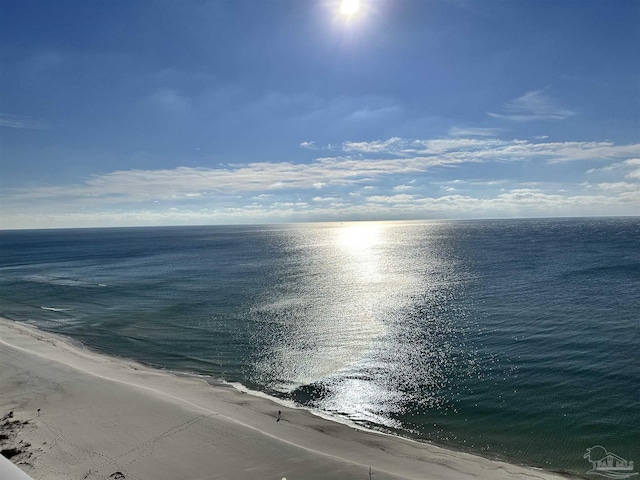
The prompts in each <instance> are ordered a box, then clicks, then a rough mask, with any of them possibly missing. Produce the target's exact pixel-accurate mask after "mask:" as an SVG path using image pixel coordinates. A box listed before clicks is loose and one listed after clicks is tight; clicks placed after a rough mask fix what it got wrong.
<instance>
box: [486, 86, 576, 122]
mask: <svg viewBox="0 0 640 480" xmlns="http://www.w3.org/2000/svg"><path fill="white" fill-rule="evenodd" d="M576 114H577V112H576V111H574V110H571V109H569V108H566V107H564V106H562V105H561V104H560V103H559V102H558V101H557V100H556V99H554V98H552V97H551V96H550V95H549V94H547V93H546V92H545V91H544V90H534V91H531V92H527V93H525V94H524V95H522V96H520V97H518V98H514V99H513V100H511V101H509V102H507V103H505V104H504V105H503V107H502V112H500V113H492V112H489V116H491V117H493V118H501V119H504V120H511V121H514V122H528V121H531V120H547V121H557V120H564V119H566V118H569V117H572V116H574V115H576Z"/></svg>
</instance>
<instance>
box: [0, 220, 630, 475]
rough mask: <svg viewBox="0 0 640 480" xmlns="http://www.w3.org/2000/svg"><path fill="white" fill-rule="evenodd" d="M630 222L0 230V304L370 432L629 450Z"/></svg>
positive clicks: (573, 465)
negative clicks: (300, 405)
mask: <svg viewBox="0 0 640 480" xmlns="http://www.w3.org/2000/svg"><path fill="white" fill-rule="evenodd" d="M639 312H640V218H609V219H536V220H496V221H490V220H485V221H457V222H371V223H344V224H342V223H340V224H337V223H336V224H305V225H286V226H284V225H283V226H234V227H218V226H216V227H171V228H128V229H95V230H89V229H83V230H47V231H4V232H0V315H1V316H4V317H7V318H10V319H14V320H17V321H22V322H27V323H30V324H33V325H36V326H38V327H40V328H42V329H44V330H49V331H53V332H56V333H60V334H64V335H68V336H70V337H73V338H75V339H78V340H80V341H82V342H83V343H85V344H86V345H88V346H89V347H91V348H93V349H96V350H98V351H101V352H105V353H108V354H112V355H119V356H124V357H129V358H133V359H136V360H139V361H142V362H146V363H148V364H151V365H154V366H157V367H160V368H167V369H171V370H179V371H185V372H192V373H197V374H204V375H211V376H212V377H214V378H216V379H224V380H226V381H230V382H240V383H242V384H244V385H246V386H248V387H250V388H253V389H256V390H260V391H263V392H266V393H269V394H271V395H274V396H279V397H282V398H287V399H291V400H295V401H296V402H299V403H301V404H303V405H306V406H308V407H310V408H316V409H320V410H323V411H325V412H327V413H330V414H332V415H335V416H339V417H342V418H345V419H348V420H350V421H353V422H357V423H360V424H363V425H366V426H369V427H371V428H377V429H382V430H386V431H393V432H396V433H399V434H402V435H408V436H412V437H414V438H418V439H421V440H428V441H434V442H436V443H440V444H445V445H451V446H454V447H456V448H464V449H470V450H472V451H476V452H481V453H483V454H486V455H491V456H499V457H502V458H507V459H510V460H513V461H519V462H524V463H530V464H535V465H540V466H544V467H546V468H550V469H558V470H568V471H572V472H574V473H578V474H581V475H584V474H585V472H586V471H587V470H588V469H589V468H590V464H588V463H587V461H586V460H584V459H583V454H584V453H585V451H586V448H588V447H591V446H594V445H603V446H604V447H605V448H606V449H607V450H609V451H611V452H614V453H616V454H618V455H620V456H622V457H624V458H626V459H627V460H635V461H636V463H638V462H640V361H639V360H638V346H639V345H640V334H639V333H640V313H639Z"/></svg>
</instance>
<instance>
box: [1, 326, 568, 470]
mask: <svg viewBox="0 0 640 480" xmlns="http://www.w3.org/2000/svg"><path fill="white" fill-rule="evenodd" d="M0 366H1V368H0V392H1V394H0V417H1V416H2V415H5V414H6V413H7V412H9V411H10V410H12V411H13V412H14V416H15V418H18V419H24V420H28V419H31V420H30V422H29V423H28V424H27V425H25V426H24V427H23V428H22V430H21V431H20V433H19V437H18V439H19V440H22V441H23V442H28V443H30V444H31V447H30V449H31V451H32V453H33V455H32V457H31V459H30V460H29V461H30V463H32V466H28V465H20V467H21V468H23V469H24V470H25V471H26V472H27V473H28V474H29V475H31V476H32V477H33V478H34V479H47V480H49V479H65V480H67V479H85V478H86V479H109V478H127V479H139V480H161V479H171V480H196V479H241V480H245V479H247V480H250V479H260V480H266V479H273V480H281V479H282V478H283V477H286V478H287V479H288V480H299V479H300V480H302V479H304V480H314V479H318V480H320V479H362V480H367V479H368V478H369V467H371V469H372V472H373V476H372V478H373V480H386V479H420V480H424V479H451V480H453V479H456V480H462V479H477V478H483V479H525V478H526V479H527V480H533V479H552V478H553V479H559V478H568V477H565V476H561V475H558V474H554V473H549V472H546V471H542V470H537V469H530V468H524V467H520V466H516V465H511V464H507V463H503V462H497V461H491V460H488V459H485V458H482V457H478V456H474V455H470V454H466V453H460V452H453V451H449V450H446V449H443V448H439V447H436V446H432V445H427V444H422V443H418V442H412V441H409V440H405V439H401V438H397V437H393V436H390V435H382V434H378V433H375V432H367V431H362V430H359V429H354V428H351V427H349V426H347V425H343V424H339V423H335V422H331V421H329V420H325V419H323V418H320V417H318V416H316V415H313V414H311V413H310V412H308V411H306V410H303V409H293V408H286V407H283V406H282V405H279V404H277V403H274V402H272V401H270V400H269V399H267V398H262V397H260V396H255V395H249V394H246V393H242V392H239V391H238V390H236V389H234V388H229V387H212V386H210V385H209V384H207V383H206V382H205V381H204V380H199V379H197V378H189V377H179V376H175V375H171V374H169V373H165V372H161V371H157V370H153V369H150V368H147V367H145V366H143V365H140V364H137V363H134V362H130V361H124V360H121V359H116V358H112V357H108V356H104V355H100V354H97V353H94V352H90V351H88V350H86V349H82V348H79V347H76V346H73V345H72V344H71V343H69V342H68V341H66V340H65V339H63V338H61V337H57V336H54V335H50V334H47V333H43V332H41V331H39V330H36V329H34V328H31V327H28V326H25V325H22V324H18V323H14V322H10V321H6V320H0ZM38 409H41V411H40V412H39V413H38V412H37V410H38ZM278 410H282V420H281V421H280V422H276V415H277V411H278ZM116 472H120V475H122V476H120V475H118V474H116Z"/></svg>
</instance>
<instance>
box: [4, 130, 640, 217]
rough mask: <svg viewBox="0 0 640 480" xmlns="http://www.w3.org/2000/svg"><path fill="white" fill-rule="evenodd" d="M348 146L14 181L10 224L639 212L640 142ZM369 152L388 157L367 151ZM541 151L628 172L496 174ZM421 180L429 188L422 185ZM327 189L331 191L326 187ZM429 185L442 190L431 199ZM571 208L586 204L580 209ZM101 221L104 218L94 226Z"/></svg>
mask: <svg viewBox="0 0 640 480" xmlns="http://www.w3.org/2000/svg"><path fill="white" fill-rule="evenodd" d="M344 147H345V148H346V149H348V150H349V152H347V153H357V155H353V156H349V155H346V156H336V157H321V158H316V159H315V160H314V161H312V162H309V163H301V164H296V163H293V162H252V163H246V164H235V165H230V164H227V165H221V166H218V167H216V168H193V167H178V168H171V169H161V170H118V171H114V172H110V173H104V174H95V175H93V176H90V177H89V178H87V179H86V180H84V181H82V182H78V183H75V184H68V185H55V186H51V185H50V186H40V187H33V186H30V187H29V188H22V189H13V190H9V189H4V190H3V191H2V192H1V193H0V204H2V206H3V211H2V224H3V225H2V226H4V227H5V228H9V227H10V226H11V225H22V223H20V222H23V223H24V222H28V221H29V220H28V218H31V217H32V218H33V219H34V220H33V222H37V221H39V220H37V219H42V218H44V217H43V215H44V216H47V217H46V218H50V219H54V218H57V219H59V220H60V221H61V222H62V223H61V224H60V225H59V226H65V225H67V226H69V225H72V224H73V222H75V221H76V220H73V221H71V220H69V219H71V218H73V219H81V218H84V219H87V218H89V217H83V216H82V215H81V214H82V213H83V212H93V215H94V217H95V218H96V219H98V218H104V219H105V222H106V223H108V222H109V221H111V220H108V219H112V220H113V219H116V218H120V217H118V215H120V214H122V216H121V218H122V219H123V220H122V221H123V222H124V223H122V224H129V223H126V222H129V221H131V219H134V218H139V219H140V218H147V219H148V221H149V222H158V223H159V224H160V223H162V222H161V221H160V220H159V218H164V219H165V220H166V222H168V223H171V222H174V221H176V217H175V216H174V214H173V213H172V212H174V211H172V210H170V209H171V208H174V209H178V211H180V212H188V213H185V215H187V216H186V217H185V219H184V221H178V223H187V222H188V221H191V220H193V221H194V222H197V221H198V220H199V221H200V222H201V223H202V222H204V223H221V222H231V223H237V222H243V221H244V222H265V221H266V222H268V221H295V220H296V219H305V220H309V219H317V220H320V219H331V218H334V217H335V218H344V219H348V218H353V219H355V218H372V219H375V218H383V217H385V218H395V217H397V218H425V217H436V216H437V217H439V218H442V217H461V216H462V217H467V216H471V217H474V216H511V215H523V216H528V215H571V214H575V215H579V214H593V215H598V214H633V212H634V210H637V204H636V205H635V206H634V204H633V202H635V201H637V200H638V196H639V195H640V194H639V193H638V192H639V191H640V189H639V188H638V183H637V180H638V179H640V171H639V170H640V169H639V168H638V166H640V158H638V151H639V145H615V144H613V143H611V142H555V143H552V142H548V143H540V142H538V143H534V142H531V141H526V140H498V139H492V138H444V139H431V140H409V139H401V138H399V137H393V138H390V139H388V140H378V141H373V142H346V143H345V144H344ZM365 152H371V153H370V155H371V157H378V158H371V157H367V156H366V155H365ZM539 160H543V161H544V163H540V164H539V166H540V168H546V169H549V170H550V174H551V172H552V171H554V169H556V168H557V167H555V166H554V164H556V163H558V162H566V161H570V160H580V161H592V162H595V161H600V162H601V161H604V162H609V164H608V165H605V166H604V167H601V168H599V169H592V171H593V172H594V173H595V172H605V171H607V172H614V173H615V172H618V177H619V178H615V179H613V180H614V181H609V182H603V181H602V180H609V179H600V180H601V181H600V183H593V184H590V183H587V182H585V183H584V184H582V185H581V184H580V183H581V182H583V178H582V177H581V176H579V177H573V178H571V179H564V180H563V181H562V182H560V181H558V182H556V183H552V182H544V181H538V182H535V183H534V182H531V181H529V180H528V179H527V180H526V181H524V179H518V178H513V179H505V178H500V177H499V176H498V177H496V173H497V172H500V171H501V169H497V170H496V169H493V170H489V169H490V168H492V167H490V166H489V165H488V164H490V163H504V162H525V161H539ZM469 164H474V165H475V166H474V168H473V169H472V170H470V171H473V172H474V174H473V176H471V175H469V177H468V178H465V177H464V175H465V173H468V172H470V171H468V170H465V169H464V168H462V167H463V166H465V165H469ZM485 164H486V166H485ZM442 167H458V169H457V170H456V177H457V179H456V180H449V179H448V178H447V176H446V175H445V174H444V173H443V171H442ZM482 169H484V172H485V173H488V172H489V173H491V177H490V178H489V179H483V178H478V177H479V176H482V173H481V170H482ZM426 173H428V176H427V175H425V174H426ZM439 175H441V176H442V177H444V178H441V177H439ZM579 175H582V174H579ZM449 178H450V177H449ZM417 179H418V180H419V183H417V185H420V187H419V188H417V187H415V186H414V185H415V184H416V180H417ZM623 180H624V181H623ZM430 187H431V188H430ZM319 189H323V190H324V189H326V191H328V192H330V193H329V194H327V195H322V196H320V195H318V190H319ZM425 191H430V192H432V193H431V194H432V195H435V196H433V197H429V196H423V195H424V192H425ZM358 192H360V193H358ZM433 192H435V194H434V193H433ZM409 193H411V194H409ZM454 193H455V194H454ZM437 195H443V196H437ZM554 202H555V203H554ZM553 205H555V207H554V206H553ZM571 206H574V207H575V211H573V213H572V211H571ZM501 208H502V209H504V211H503V212H502V213H501V211H500V209H501ZM545 208H546V209H547V210H546V211H545ZM135 212H142V213H139V215H138V214H137V213H135ZM162 212H164V214H165V215H166V216H165V217H162V216H161V213H162ZM203 212H204V213H203ZM265 212H268V213H265ZM636 214H637V212H636ZM67 215H71V216H67ZM73 215H75V216H73ZM87 215H89V214H88V213H87ZM101 215H104V217H101ZM303 215H306V216H307V217H304V218H303ZM358 215H360V217H358ZM25 219H27V220H25ZM64 219H67V220H64ZM43 221H44V220H43ZM51 221H53V220H51ZM78 221H79V220H78ZM96 221H97V220H96ZM113 221H115V220H113ZM146 221H147V220H145V222H146ZM163 221H164V220H163ZM7 222H8V223H7ZM140 222H142V220H140ZM91 224H95V223H92V222H89V223H87V224H86V225H91ZM140 224H147V223H144V222H143V223H140ZM34 225H35V224H34ZM43 225H44V224H43ZM36 226H37V225H36Z"/></svg>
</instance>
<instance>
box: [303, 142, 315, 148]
mask: <svg viewBox="0 0 640 480" xmlns="http://www.w3.org/2000/svg"><path fill="white" fill-rule="evenodd" d="M300 148H306V149H307V150H317V148H318V147H316V143H315V142H301V143H300Z"/></svg>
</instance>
